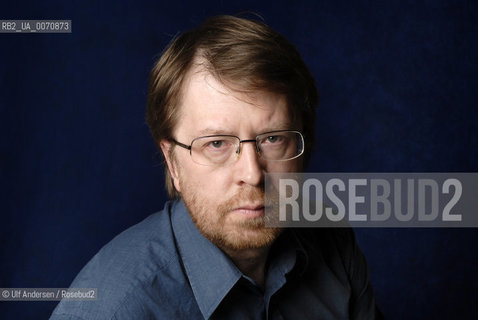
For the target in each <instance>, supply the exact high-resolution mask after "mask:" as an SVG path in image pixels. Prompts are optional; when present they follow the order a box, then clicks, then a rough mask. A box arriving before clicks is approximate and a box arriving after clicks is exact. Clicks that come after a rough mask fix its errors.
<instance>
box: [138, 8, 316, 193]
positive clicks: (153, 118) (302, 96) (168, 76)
mask: <svg viewBox="0 0 478 320" xmlns="http://www.w3.org/2000/svg"><path fill="white" fill-rule="evenodd" d="M198 58H201V61H203V65H204V67H205V68H206V70H207V71H208V72H210V73H211V74H212V75H213V76H214V77H215V78H216V79H218V80H219V81H221V82H223V83H226V82H227V83H232V84H233V85H234V89H237V88H240V90H241V91H245V92H254V91H267V92H272V93H277V94H283V95H285V97H286V99H287V102H288V105H289V111H290V114H291V117H292V118H293V119H292V120H293V121H298V122H299V123H301V124H302V127H303V134H304V137H305V150H306V153H305V157H306V161H307V159H308V158H309V155H310V151H311V148H312V146H313V145H314V129H315V107H316V106H317V103H318V95H317V89H316V87H315V83H314V79H313V77H312V75H311V74H310V72H309V70H308V69H307V66H306V65H305V63H304V62H303V60H302V58H301V56H300V54H299V53H298V51H297V50H296V49H295V47H294V46H293V45H292V44H291V43H290V42H289V41H287V39H285V38H284V37H283V36H282V35H280V34H279V33H277V32H275V31H274V30H272V29H271V28H269V27H268V26H267V25H265V24H264V23H263V22H260V21H256V20H249V19H244V18H239V17H234V16H216V17H212V18H210V19H208V20H206V21H205V22H204V23H203V24H201V25H200V26H199V27H197V28H196V29H193V30H191V31H188V32H185V33H183V34H181V35H179V36H178V37H176V38H175V39H173V40H172V42H171V43H170V44H169V45H168V46H167V48H166V49H165V51H164V52H163V54H162V56H161V57H160V58H159V60H158V62H157V63H156V64H155V66H154V67H153V69H152V71H151V75H150V80H149V90H148V102H147V110H146V122H147V123H148V126H149V128H150V131H151V134H152V136H153V139H154V140H155V141H156V143H157V144H158V146H159V143H160V141H161V140H162V139H171V138H173V137H172V136H171V134H172V131H173V128H174V126H175V125H176V123H177V121H178V119H177V118H178V115H179V112H178V111H179V108H178V106H179V105H180V99H181V88H182V84H183V81H184V78H185V76H186V74H187V72H188V71H189V69H190V68H191V66H192V64H193V62H194V61H195V60H197V59H198ZM236 87H237V88H236ZM164 156H170V155H164ZM165 174H166V188H167V190H168V193H169V196H170V197H171V198H175V197H177V196H179V195H178V193H177V191H176V190H175V188H174V185H173V182H172V178H171V175H170V173H169V170H168V168H167V167H166V168H165Z"/></svg>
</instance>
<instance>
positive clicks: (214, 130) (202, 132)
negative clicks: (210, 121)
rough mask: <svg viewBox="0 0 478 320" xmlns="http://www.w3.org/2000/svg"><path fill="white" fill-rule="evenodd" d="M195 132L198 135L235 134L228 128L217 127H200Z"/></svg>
mask: <svg viewBox="0 0 478 320" xmlns="http://www.w3.org/2000/svg"><path fill="white" fill-rule="evenodd" d="M197 134H198V135H200V136H209V135H231V136H234V135H235V134H234V133H233V132H232V131H230V130H225V129H217V128H206V129H202V130H200V131H199V132H198V133H197Z"/></svg>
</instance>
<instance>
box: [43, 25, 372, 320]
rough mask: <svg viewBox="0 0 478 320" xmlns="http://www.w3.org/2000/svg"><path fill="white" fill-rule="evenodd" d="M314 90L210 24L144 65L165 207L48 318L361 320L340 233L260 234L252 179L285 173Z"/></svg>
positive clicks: (297, 67)
mask: <svg viewBox="0 0 478 320" xmlns="http://www.w3.org/2000/svg"><path fill="white" fill-rule="evenodd" d="M316 104H317V92H316V89H315V85H314V81H313V78H312V76H311V74H310V72H309V71H308V69H307V67H306V66H305V64H304V62H303V61H302V59H301V57H300V55H299V54H298V52H297V51H296V50H295V48H294V47H293V46H292V45H291V44H290V43H289V42H288V41H287V40H286V39H284V38H283V37H282V36H281V35H279V34H277V33H276V32H274V31H273V30H271V29H270V28H269V27H267V26H266V25H264V24H263V23H261V22H257V21H252V20H246V19H242V18H236V17H231V16H219V17H214V18H211V19H209V20H208V21H206V22H205V23H203V24H202V25H201V26H199V27H198V28H197V29H195V30H192V31H189V32H186V33H184V34H182V35H180V36H179V37H177V38H176V39H174V40H173V41H172V43H171V44H170V45H169V46H168V48H167V49H166V51H165V52H164V53H163V55H162V57H161V58H160V59H159V61H158V62H157V64H156V65H155V66H154V68H153V70H152V73H151V78H150V87H149V96H148V108H147V116H146V118H147V122H148V125H149V126H150V129H151V132H152V135H153V138H154V139H155V141H156V142H157V143H158V146H159V147H160V148H161V150H162V153H163V155H164V158H165V163H166V184H167V188H168V192H169V194H170V196H171V198H172V199H173V200H172V201H171V202H168V203H167V204H166V206H165V208H164V209H163V211H161V212H159V213H157V214H154V215H152V216H150V217H148V218H147V219H146V220H144V221H143V222H141V223H139V224H138V225H136V226H134V227H132V228H130V229H128V230H127V231H125V232H123V233H122V234H120V235H119V236H118V237H116V238H115V239H114V240H113V241H111V242H110V243H109V244H107V245H106V246H105V247H104V248H103V249H102V250H101V251H100V252H99V253H98V254H97V255H96V256H95V257H94V258H93V259H92V260H91V261H90V262H89V263H88V264H87V265H86V266H85V268H84V269H83V270H82V271H81V273H80V274H79V275H78V276H77V278H76V279H75V281H74V282H73V284H72V287H74V288H98V299H97V300H96V301H84V302H73V301H63V302H61V303H60V304H59V305H58V307H57V308H56V309H55V311H54V313H53V315H52V319H209V318H211V319H349V318H352V319H373V318H374V312H375V303H374V299H373V294H372V289H371V287H370V284H369V280H368V275H367V273H368V271H367V267H366V263H365V260H364V258H363V256H362V254H361V252H360V250H359V249H358V247H357V245H356V243H355V240H354V237H353V234H352V232H351V231H350V230H348V229H330V230H329V229H325V228H324V229H318V230H305V229H304V230H292V229H291V230H280V229H277V228H267V227H265V225H264V219H265V218H264V217H265V213H264V211H265V207H264V176H265V173H267V172H298V171H301V170H302V169H303V168H304V166H305V164H306V161H307V158H308V155H309V154H310V149H311V147H312V145H313V143H314V141H313V136H314V121H315V119H314V115H315V107H316Z"/></svg>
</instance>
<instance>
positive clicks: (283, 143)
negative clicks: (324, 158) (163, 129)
mask: <svg viewBox="0 0 478 320" xmlns="http://www.w3.org/2000/svg"><path fill="white" fill-rule="evenodd" d="M171 141H172V142H174V143H175V144H177V145H178V146H180V147H183V148H185V149H188V150H189V153H190V155H191V158H192V160H193V161H194V162H195V163H197V164H200V165H204V166H225V165H228V164H231V163H232V162H234V161H236V160H237V159H238V158H239V155H240V154H241V143H245V142H254V143H255V145H256V151H257V153H258V154H259V156H260V157H261V158H262V159H264V160H272V161H287V160H292V159H295V158H297V157H299V156H301V155H302V154H303V153H304V137H303V136H302V134H301V133H300V132H299V131H293V130H279V131H271V132H265V133H262V134H260V135H258V136H257V137H256V138H255V139H250V140H241V139H239V137H236V136H232V135H211V136H204V137H199V138H195V139H194V140H193V141H191V145H189V146H188V145H186V144H184V143H181V142H178V141H176V140H174V139H171Z"/></svg>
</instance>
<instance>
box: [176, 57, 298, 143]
mask: <svg viewBox="0 0 478 320" xmlns="http://www.w3.org/2000/svg"><path fill="white" fill-rule="evenodd" d="M179 108H180V109H179V115H180V116H179V121H178V124H177V125H176V128H175V131H176V132H178V131H179V133H183V134H187V135H190V137H191V136H193V135H198V134H208V133H210V134H214V133H224V134H227V133H229V134H236V135H240V134H246V135H249V134H258V133H262V132H265V131H272V130H281V129H289V128H291V127H292V124H291V119H290V116H289V109H288V105H287V101H286V99H285V96H284V95H280V94H275V93H270V92H265V91H255V92H245V91H241V90H240V89H239V88H235V87H234V85H233V84H227V85H225V84H223V83H221V82H220V81H218V80H217V79H216V78H215V77H214V76H213V75H211V74H210V73H209V72H207V71H206V70H204V68H201V67H200V66H195V67H193V68H192V69H191V70H190V72H189V73H188V75H187V76H186V78H185V81H184V83H183V87H182V96H181V103H180V106H179ZM209 131H211V132H209ZM212 131H215V132H212Z"/></svg>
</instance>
